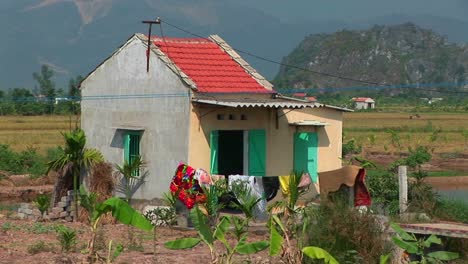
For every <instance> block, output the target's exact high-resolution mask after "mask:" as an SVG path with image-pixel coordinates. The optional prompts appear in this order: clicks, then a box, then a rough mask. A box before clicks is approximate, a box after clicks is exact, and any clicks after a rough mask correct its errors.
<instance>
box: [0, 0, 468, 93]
mask: <svg viewBox="0 0 468 264" xmlns="http://www.w3.org/2000/svg"><path fill="white" fill-rule="evenodd" d="M306 2H307V1H302V3H306ZM261 3H262V4H259V2H255V1H234V0H199V1H196V3H194V2H193V1H187V0H3V1H0V30H1V32H2V41H1V42H0V58H1V63H0V89H8V88H13V87H26V88H33V87H34V85H35V82H34V80H33V78H32V73H33V72H38V71H39V69H40V65H41V64H47V65H49V66H50V67H51V68H52V69H54V71H55V73H56V74H55V79H56V82H57V83H58V86H59V87H64V86H65V84H66V83H67V81H68V80H69V79H70V78H72V77H76V76H77V75H86V74H87V73H89V72H90V71H92V70H93V69H94V68H95V67H96V66H97V65H98V64H99V63H100V62H102V61H103V60H104V59H105V58H106V57H107V56H109V55H110V54H111V53H112V52H113V51H114V50H115V49H117V48H118V47H119V46H120V45H121V44H122V43H123V42H124V41H125V40H126V39H128V38H129V37H130V36H131V35H132V34H134V33H136V32H143V33H146V32H147V27H146V26H145V25H143V24H141V20H144V19H155V18H156V17H157V16H160V17H161V18H162V19H163V20H165V21H168V22H169V23H171V24H174V25H177V26H180V27H182V28H184V29H187V30H189V31H191V32H194V33H197V34H200V35H203V36H208V35H209V34H219V35H220V36H221V37H223V38H224V39H225V40H226V41H228V42H229V43H230V44H231V45H232V46H233V47H235V48H237V49H240V50H244V51H248V52H250V53H252V54H255V55H259V56H261V57H265V58H268V59H270V60H274V61H281V59H282V58H283V57H284V56H286V55H287V54H288V53H290V52H291V50H293V49H294V48H295V47H296V46H297V43H299V42H300V41H301V40H302V39H303V38H304V36H306V35H308V34H315V33H332V32H335V31H337V30H342V29H344V28H346V29H357V28H364V27H367V26H368V25H369V24H370V25H372V24H373V23H375V22H377V20H378V19H380V20H383V19H388V21H389V22H391V23H397V22H400V23H401V22H402V20H403V21H412V17H411V16H397V15H395V16H392V17H390V18H388V17H377V18H376V20H372V19H368V20H366V21H351V20H346V19H344V18H341V17H337V16H335V17H329V18H328V17H325V18H324V17H323V16H322V18H317V17H315V16H312V15H311V16H310V17H307V18H304V17H305V16H302V17H301V18H298V19H292V18H294V14H287V16H288V19H285V16H283V17H282V16H280V15H278V13H275V14H274V15H273V14H272V13H271V12H270V13H268V12H267V11H266V9H267V8H262V7H263V6H265V5H264V4H266V3H268V1H266V0H263V1H262V2H261ZM276 3H282V2H281V1H276ZM307 3H308V2H307ZM282 5H285V6H286V5H287V4H286V3H283V4H282ZM308 5H314V4H313V3H309V4H308ZM294 7H295V8H296V10H297V9H298V8H300V7H299V6H297V5H295V6H294ZM286 13H287V12H286ZM418 19H419V20H418ZM414 20H418V21H423V19H421V18H418V17H415V19H414ZM424 21H426V22H424V23H427V25H428V27H430V28H437V29H440V30H441V31H442V32H440V33H443V34H446V35H448V37H449V39H453V38H460V39H462V40H464V39H467V38H468V32H466V29H467V28H468V27H467V26H466V22H463V21H457V20H454V19H448V18H444V17H440V18H438V19H433V20H431V19H425V20H424ZM431 21H433V22H431ZM431 23H432V24H431ZM457 23H458V24H457ZM440 25H442V26H440ZM163 32H164V34H165V35H167V36H179V37H188V36H189V35H188V34H186V33H183V32H181V31H178V30H176V29H174V28H172V27H170V26H168V25H166V24H164V25H163ZM437 32H439V31H437ZM153 33H154V34H161V32H160V29H159V27H154V28H153ZM241 55H242V56H243V57H244V58H245V59H246V60H247V61H249V63H251V64H252V66H253V67H255V68H256V69H257V70H258V71H259V72H260V73H262V74H263V75H265V76H266V77H267V78H270V79H271V78H273V77H274V75H275V74H276V73H277V72H278V69H279V66H278V65H277V64H274V63H270V62H266V61H262V60H259V59H256V58H254V57H251V56H248V55H246V54H241Z"/></svg>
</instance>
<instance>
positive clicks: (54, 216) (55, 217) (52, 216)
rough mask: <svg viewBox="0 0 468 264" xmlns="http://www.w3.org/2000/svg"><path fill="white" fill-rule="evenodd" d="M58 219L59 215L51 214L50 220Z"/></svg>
mask: <svg viewBox="0 0 468 264" xmlns="http://www.w3.org/2000/svg"><path fill="white" fill-rule="evenodd" d="M57 218H58V214H56V213H50V214H49V219H50V220H54V219H57Z"/></svg>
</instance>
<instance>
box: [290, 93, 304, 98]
mask: <svg viewBox="0 0 468 264" xmlns="http://www.w3.org/2000/svg"><path fill="white" fill-rule="evenodd" d="M306 95H307V94H306V93H293V96H295V97H306Z"/></svg>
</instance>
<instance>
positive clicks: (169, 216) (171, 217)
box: [144, 207, 177, 226]
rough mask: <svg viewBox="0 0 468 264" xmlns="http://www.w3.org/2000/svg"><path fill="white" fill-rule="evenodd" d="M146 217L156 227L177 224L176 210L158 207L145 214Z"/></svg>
mask: <svg viewBox="0 0 468 264" xmlns="http://www.w3.org/2000/svg"><path fill="white" fill-rule="evenodd" d="M144 216H145V217H146V218H147V219H148V220H150V221H151V223H152V224H153V225H154V226H172V225H176V224H177V216H176V212H175V210H174V208H170V207H169V208H167V207H157V208H154V209H151V210H148V211H146V212H145V214H144Z"/></svg>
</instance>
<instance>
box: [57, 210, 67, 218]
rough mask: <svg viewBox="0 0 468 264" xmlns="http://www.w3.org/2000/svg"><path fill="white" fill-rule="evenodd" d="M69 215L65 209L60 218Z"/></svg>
mask: <svg viewBox="0 0 468 264" xmlns="http://www.w3.org/2000/svg"><path fill="white" fill-rule="evenodd" d="M67 216H68V212H65V211H63V212H61V213H60V214H59V217H60V218H65V217H67Z"/></svg>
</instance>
